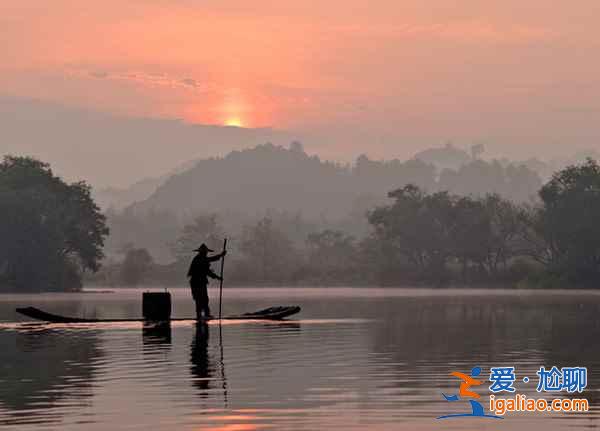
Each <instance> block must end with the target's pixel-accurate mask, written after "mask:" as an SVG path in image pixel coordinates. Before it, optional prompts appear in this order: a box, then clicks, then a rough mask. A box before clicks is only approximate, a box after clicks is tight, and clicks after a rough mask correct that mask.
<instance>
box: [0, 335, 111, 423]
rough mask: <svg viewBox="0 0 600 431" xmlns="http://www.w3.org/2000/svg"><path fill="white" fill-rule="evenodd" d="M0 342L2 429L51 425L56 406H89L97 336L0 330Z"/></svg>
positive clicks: (99, 355) (97, 354)
mask: <svg viewBox="0 0 600 431" xmlns="http://www.w3.org/2000/svg"><path fill="white" fill-rule="evenodd" d="M0 340H1V341H0V343H1V345H2V346H3V348H2V349H1V351H0V363H1V364H2V374H1V377H0V409H1V410H5V411H6V414H3V415H0V424H4V425H9V424H35V423H41V422H44V423H49V422H55V421H59V420H60V419H61V417H62V414H58V413H57V412H53V411H52V409H53V407H54V406H56V405H60V406H61V407H62V408H63V409H66V410H73V409H77V408H82V407H85V406H89V405H90V403H91V398H92V396H93V393H94V391H93V388H94V380H95V378H96V374H97V366H96V364H97V361H98V360H100V359H101V358H102V356H103V352H102V349H101V347H100V341H99V338H98V334H97V333H96V332H95V331H73V332H71V331H64V330H54V329H38V330H26V331H23V332H21V331H1V332H0Z"/></svg>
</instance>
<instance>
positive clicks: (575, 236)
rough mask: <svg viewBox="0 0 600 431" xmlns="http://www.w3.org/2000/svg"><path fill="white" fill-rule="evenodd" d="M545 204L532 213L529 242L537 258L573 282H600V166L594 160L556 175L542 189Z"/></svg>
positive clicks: (541, 195)
mask: <svg viewBox="0 0 600 431" xmlns="http://www.w3.org/2000/svg"><path fill="white" fill-rule="evenodd" d="M540 198H541V200H542V205H541V206H540V207H539V208H537V209H534V210H533V211H532V213H531V218H530V220H531V223H530V227H532V229H533V230H534V231H535V232H534V233H533V234H532V235H531V236H530V237H529V239H530V240H531V239H532V237H533V239H536V238H537V239H539V238H542V239H543V240H544V242H543V243H540V242H539V241H537V242H535V241H530V243H534V244H535V247H534V251H535V257H536V258H537V259H538V260H539V261H541V262H543V263H545V264H546V265H547V267H548V269H549V270H550V271H551V272H553V273H555V274H564V275H565V276H567V277H568V278H569V279H570V280H571V281H572V282H574V283H576V284H583V285H594V286H596V285H597V282H598V281H599V280H600V224H599V223H598V220H600V166H599V165H598V163H597V162H596V161H594V160H592V159H588V160H587V161H586V162H585V163H583V164H580V165H575V166H569V167H567V168H565V169H563V170H562V171H559V172H557V173H556V174H554V175H553V176H552V179H551V180H550V181H549V182H548V183H547V184H546V185H544V186H543V187H542V189H541V190H540Z"/></svg>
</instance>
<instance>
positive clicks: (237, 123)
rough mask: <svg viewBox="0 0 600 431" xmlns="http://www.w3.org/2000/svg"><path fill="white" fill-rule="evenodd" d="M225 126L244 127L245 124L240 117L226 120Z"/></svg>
mask: <svg viewBox="0 0 600 431" xmlns="http://www.w3.org/2000/svg"><path fill="white" fill-rule="evenodd" d="M225 125H226V126H230V127H244V123H243V122H242V120H241V119H240V118H239V117H231V118H228V119H227V120H225Z"/></svg>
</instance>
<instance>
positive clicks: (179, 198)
mask: <svg viewBox="0 0 600 431" xmlns="http://www.w3.org/2000/svg"><path fill="white" fill-rule="evenodd" d="M408 183H413V184H415V185H417V186H419V187H421V188H423V189H425V190H429V191H437V190H449V191H450V192H453V193H458V194H472V195H481V194H485V193H492V192H493V193H498V194H500V195H502V196H505V197H507V198H509V199H512V200H515V201H528V200H530V199H532V198H533V197H534V196H535V194H536V193H537V190H539V187H540V186H541V180H540V178H539V176H538V175H537V174H536V173H535V172H533V171H531V170H530V169H528V168H527V167H526V166H523V165H518V166H517V165H512V164H509V165H508V166H503V165H502V164H500V163H499V162H497V161H492V162H486V161H483V160H474V161H472V162H470V163H467V164H464V165H462V166H461V167H460V168H459V169H457V170H450V169H444V170H442V171H441V173H438V172H437V169H436V167H434V166H433V165H431V164H427V163H425V162H423V161H421V160H417V159H411V160H408V161H404V162H403V161H400V160H390V161H375V160H370V159H369V158H368V157H366V156H364V155H363V156H360V157H358V158H357V160H356V163H355V164H354V165H353V166H350V165H342V164H336V163H332V162H328V161H322V160H321V159H319V158H318V157H317V156H310V155H308V154H306V153H305V152H304V150H303V148H302V146H301V144H299V143H294V144H292V145H291V146H290V148H284V147H281V146H275V145H272V144H266V145H259V146H257V147H255V148H252V149H248V150H242V151H233V152H231V153H229V154H228V155H227V156H225V157H223V158H211V159H205V160H200V161H198V162H197V163H196V164H195V165H194V167H192V168H191V169H189V170H187V171H185V172H182V173H179V174H176V175H173V176H171V177H170V178H168V179H167V180H166V181H165V182H164V183H163V184H161V185H160V186H159V187H158V188H157V190H156V191H155V192H154V193H153V194H152V195H151V196H150V197H149V198H148V199H146V200H144V201H142V202H137V203H135V204H133V205H132V206H131V207H130V208H129V210H130V211H133V212H136V213H143V212H148V211H170V212H173V213H175V214H178V215H190V214H195V213H207V212H217V213H219V212H226V211H237V212H241V213H245V214H249V215H256V214H262V213H264V212H265V211H267V210H269V209H276V210H281V211H291V212H301V213H302V214H303V215H305V216H307V217H319V218H323V217H326V218H332V219H336V218H343V217H345V216H347V215H348V214H350V213H352V212H353V211H356V207H357V205H358V204H357V202H360V201H361V200H364V198H365V196H371V197H375V201H377V200H380V199H384V198H385V196H386V195H387V193H388V192H389V191H391V190H394V189H396V188H400V187H403V186H404V185H406V184H408Z"/></svg>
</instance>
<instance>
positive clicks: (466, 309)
mask: <svg viewBox="0 0 600 431" xmlns="http://www.w3.org/2000/svg"><path fill="white" fill-rule="evenodd" d="M261 292H262V291H261ZM301 293H302V290H301V289H299V290H298V289H297V290H294V292H293V295H294V296H293V300H285V299H283V300H281V298H280V299H279V300H278V302H281V303H286V302H294V303H296V302H299V303H300V305H302V306H303V314H302V315H301V317H306V320H296V321H294V320H292V321H287V322H235V321H234V322H231V321H229V322H224V324H223V326H220V325H218V324H214V323H213V324H209V325H207V324H206V323H199V324H196V323H193V322H176V323H175V322H174V323H173V324H172V325H166V326H153V325H147V326H143V327H142V326H141V325H139V324H115V325H98V326H94V327H89V326H88V327H80V328H78V329H74V328H72V327H70V326H69V325H62V326H58V325H29V326H18V325H17V326H15V325H14V324H13V325H12V326H10V325H4V326H3V325H0V346H2V349H0V424H2V425H7V424H13V425H14V424H19V429H24V430H26V431H30V430H31V431H33V430H34V429H35V430H38V429H41V428H44V427H46V428H48V429H61V430H62V429H66V430H78V429H81V428H82V427H84V425H82V424H85V428H86V429H93V430H103V429H109V428H112V427H114V420H115V419H114V418H117V417H118V418H119V420H120V421H121V422H120V425H122V427H127V428H128V429H140V430H144V431H147V430H150V429H152V430H154V429H156V430H163V429H164V430H167V429H182V430H194V429H213V430H219V429H223V430H232V429H233V430H235V429H267V428H269V429H290V430H295V429H332V430H335V429H338V430H353V429H356V430H358V429H360V430H363V429H376V430H377V429H381V430H396V429H409V430H411V431H412V430H414V429H427V430H434V429H435V430H438V429H440V428H441V429H445V428H453V429H478V428H479V426H478V425H477V424H476V423H475V422H470V423H464V422H461V423H459V422H453V423H450V422H449V423H447V424H440V423H436V422H435V420H434V418H435V417H437V416H439V415H441V414H444V413H452V411H448V408H449V406H448V403H447V402H445V401H444V400H443V398H442V395H441V393H442V392H446V393H455V392H456V390H457V386H456V381H454V380H453V379H452V378H451V377H450V376H449V372H450V371H454V370H457V371H468V370H470V369H471V368H472V367H473V366H476V365H479V366H481V367H482V368H484V369H485V368H486V367H488V366H491V365H515V366H516V368H517V373H518V376H519V377H522V374H524V373H527V374H528V375H529V376H530V377H533V378H534V379H535V370H536V369H537V368H538V367H539V366H541V365H544V366H547V367H549V366H552V365H556V366H559V367H560V366H587V367H588V370H589V376H588V389H587V390H586V391H585V392H584V394H583V395H584V396H585V397H586V398H588V399H589V400H590V404H591V406H592V409H593V411H592V412H590V413H588V414H571V415H558V414H552V415H550V414H548V415H534V416H527V415H521V416H519V415H515V416H514V417H510V418H507V420H505V421H502V422H504V424H503V425H502V428H489V429H503V428H506V426H513V427H514V428H517V429H521V428H528V429H531V430H542V429H543V430H544V431H546V430H550V429H565V428H572V427H590V428H593V427H595V426H596V421H597V418H598V417H599V414H600V404H599V403H600V397H598V396H597V395H596V394H597V393H599V392H600V374H599V371H600V347H597V346H596V343H595V340H597V339H598V338H599V337H600V297H599V296H594V295H589V294H585V293H578V294H573V295H554V296H553V295H534V294H529V295H520V294H517V293H511V294H510V295H508V294H502V295H490V294H477V295H475V294H466V293H465V294H461V295H456V296H454V295H431V296H424V295H420V296H419V295H416V296H410V295H397V296H384V297H372V298H369V297H368V296H367V295H364V294H361V295H360V296H353V295H351V294H348V295H346V296H343V295H341V296H331V297H327V296H320V295H319V294H318V292H317V293H316V294H315V293H314V292H312V293H310V294H306V296H304V297H303V296H302V294H301ZM186 294H187V292H186ZM244 295H246V296H242V297H240V298H238V299H236V298H235V297H234V296H233V294H232V293H230V292H228V307H230V308H229V309H228V310H227V312H228V314H229V313H232V314H233V313H236V312H241V311H245V310H252V309H256V308H261V306H264V305H265V304H264V303H262V304H257V303H256V301H257V300H256V299H252V301H255V302H248V300H246V299H245V298H247V297H248V295H249V294H248V293H247V292H244ZM257 295H258V294H257ZM174 298H175V302H174V307H175V309H176V310H184V307H187V306H188V305H189V304H188V302H189V298H188V297H187V296H183V295H182V297H181V298H180V299H178V297H177V295H174ZM138 299H139V298H138V297H137V296H136V297H133V296H132V298H131V303H130V304H128V303H123V298H122V297H121V296H118V295H117V296H115V297H114V299H110V298H107V297H106V296H104V297H102V298H100V299H98V304H99V307H101V309H102V312H101V313H99V314H102V315H103V316H107V315H117V314H119V313H121V312H122V310H125V309H128V308H131V310H132V311H131V313H134V312H135V313H136V315H137V314H139V310H138V309H137V307H134V306H132V305H131V304H134V305H135V304H138V302H139V301H138ZM111 300H112V301H113V302H114V310H113V309H112V308H111V305H110V304H111ZM0 302H1V299H0ZM19 302H20V303H21V304H22V303H23V302H24V301H19ZM125 302H126V301H125ZM86 304H87V307H88V309H89V310H90V312H93V304H94V297H91V296H90V299H89V300H87V301H86ZM61 306H62V305H60V306H59V305H58V304H57V303H50V304H47V305H46V306H42V307H41V308H44V309H48V310H49V311H53V312H57V313H58V314H65V313H61V310H60V307H61ZM65 306H67V307H68V306H70V305H68V304H66V305H65ZM2 307H3V305H2V304H1V303H0V310H1V309H2ZM177 314H179V315H185V314H186V312H185V311H179V312H178V313H177ZM517 387H518V388H519V389H521V388H522V387H523V385H522V384H519V385H518V386H517ZM523 392H525V393H532V392H535V383H532V385H531V386H530V387H528V388H527V387H526V390H524V391H523ZM82 407H83V408H82ZM491 426H494V425H491V424H486V427H491Z"/></svg>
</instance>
